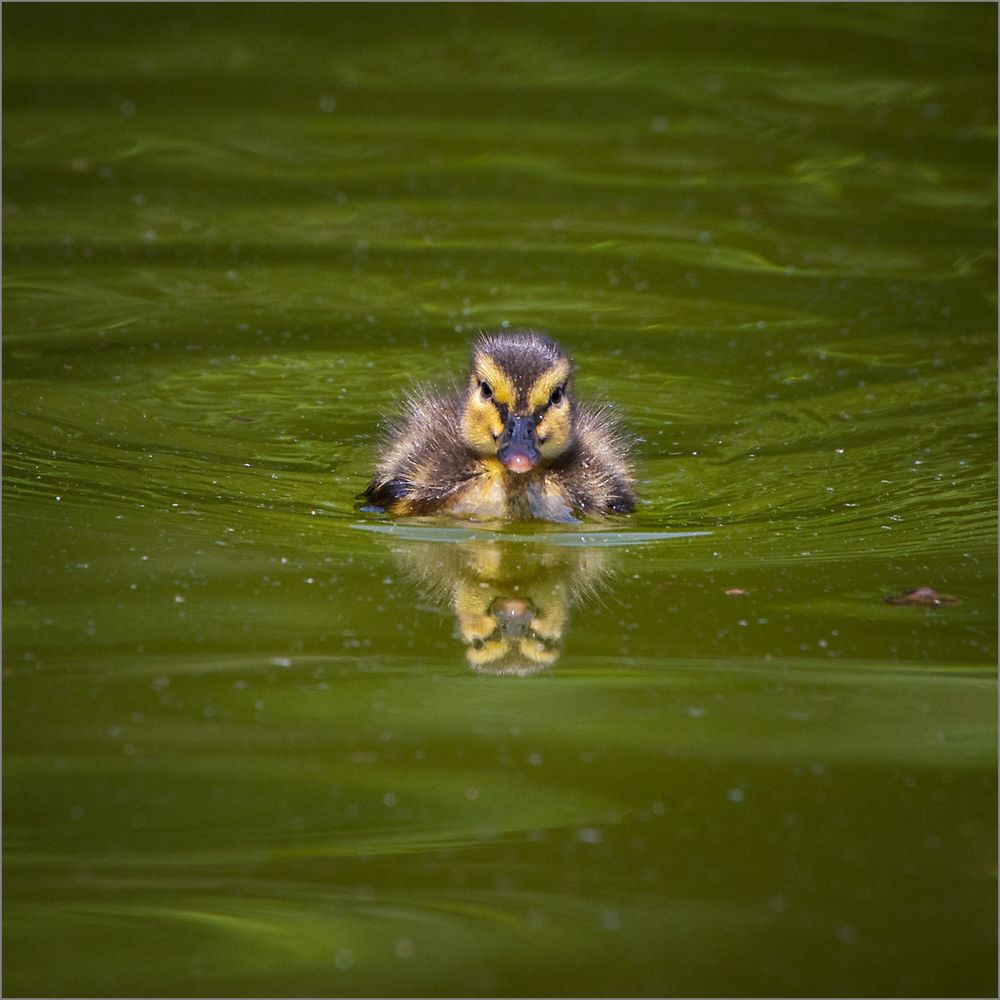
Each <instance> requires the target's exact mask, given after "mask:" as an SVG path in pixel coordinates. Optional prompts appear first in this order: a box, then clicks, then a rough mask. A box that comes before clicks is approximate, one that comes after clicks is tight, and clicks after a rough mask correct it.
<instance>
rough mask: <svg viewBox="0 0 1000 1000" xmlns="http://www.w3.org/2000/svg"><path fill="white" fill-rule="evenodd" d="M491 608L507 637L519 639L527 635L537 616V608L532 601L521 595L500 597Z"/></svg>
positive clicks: (502, 633) (501, 632)
mask: <svg viewBox="0 0 1000 1000" xmlns="http://www.w3.org/2000/svg"><path fill="white" fill-rule="evenodd" d="M490 610H491V611H492V612H493V617H494V618H496V620H497V624H498V625H499V626H500V634H501V635H502V636H503V637H504V638H505V639H518V638H520V637H521V636H523V635H527V634H528V628H529V627H530V625H531V622H532V619H533V618H534V617H535V609H534V608H533V607H532V606H531V603H530V602H529V601H524V600H521V598H519V597H498V598H497V599H496V600H495V601H494V602H493V606H492V608H491V609H490Z"/></svg>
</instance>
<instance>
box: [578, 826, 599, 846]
mask: <svg viewBox="0 0 1000 1000" xmlns="http://www.w3.org/2000/svg"><path fill="white" fill-rule="evenodd" d="M576 839H577V840H579V841H580V843H581V844H603V843H604V831H603V830H601V829H599V828H598V827H596V826H581V827H579V828H578V829H577V830H576Z"/></svg>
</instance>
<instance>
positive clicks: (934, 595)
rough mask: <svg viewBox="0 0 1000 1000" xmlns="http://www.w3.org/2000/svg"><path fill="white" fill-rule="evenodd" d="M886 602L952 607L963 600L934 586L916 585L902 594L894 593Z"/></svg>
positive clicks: (930, 606) (927, 606)
mask: <svg viewBox="0 0 1000 1000" xmlns="http://www.w3.org/2000/svg"><path fill="white" fill-rule="evenodd" d="M885 603H886V604H916V605H917V607H921V608H951V607H954V606H955V605H956V604H961V603H962V602H961V601H960V600H959V599H958V598H957V597H952V596H951V595H950V594H939V593H938V592H937V591H936V590H935V589H934V588H933V587H915V588H914V589H913V590H904V591H903V593H902V594H892V595H891V596H889V597H887V598H886V599H885Z"/></svg>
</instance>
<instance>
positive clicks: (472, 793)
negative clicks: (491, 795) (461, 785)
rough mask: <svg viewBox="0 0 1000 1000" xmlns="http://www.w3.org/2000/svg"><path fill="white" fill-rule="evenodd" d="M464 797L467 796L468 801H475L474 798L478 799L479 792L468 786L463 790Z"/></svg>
mask: <svg viewBox="0 0 1000 1000" xmlns="http://www.w3.org/2000/svg"><path fill="white" fill-rule="evenodd" d="M465 797H466V798H467V799H468V800H469V801H470V802H474V801H475V800H476V799H478V798H479V792H478V790H477V789H475V788H472V787H471V786H470V787H469V788H466V790H465Z"/></svg>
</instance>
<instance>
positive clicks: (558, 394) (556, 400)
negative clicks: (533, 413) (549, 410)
mask: <svg viewBox="0 0 1000 1000" xmlns="http://www.w3.org/2000/svg"><path fill="white" fill-rule="evenodd" d="M562 398H563V387H562V386H561V385H557V386H556V387H555V388H554V389H553V390H552V395H551V396H550V397H549V402H550V403H551V404H552V405H553V406H558V405H559V404H560V403H561V402H562Z"/></svg>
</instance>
